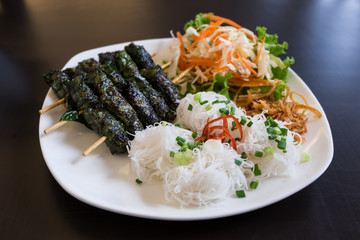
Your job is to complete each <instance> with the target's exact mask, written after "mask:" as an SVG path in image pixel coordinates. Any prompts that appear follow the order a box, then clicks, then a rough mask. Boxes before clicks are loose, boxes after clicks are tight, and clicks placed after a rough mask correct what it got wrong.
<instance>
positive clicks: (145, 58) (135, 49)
mask: <svg viewBox="0 0 360 240" xmlns="http://www.w3.org/2000/svg"><path fill="white" fill-rule="evenodd" d="M125 50H126V52H127V53H128V54H129V55H130V57H131V58H132V59H133V60H134V62H135V63H136V65H137V66H138V68H139V69H144V68H153V67H155V66H156V64H155V63H154V61H153V59H152V57H151V55H150V54H149V53H148V52H147V51H146V50H145V48H144V47H143V46H140V45H136V44H134V43H130V44H129V45H128V46H126V47H125Z"/></svg>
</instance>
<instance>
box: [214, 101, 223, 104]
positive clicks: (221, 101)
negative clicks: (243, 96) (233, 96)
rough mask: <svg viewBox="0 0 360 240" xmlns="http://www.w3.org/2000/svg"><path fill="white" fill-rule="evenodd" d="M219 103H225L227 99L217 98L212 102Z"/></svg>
mask: <svg viewBox="0 0 360 240" xmlns="http://www.w3.org/2000/svg"><path fill="white" fill-rule="evenodd" d="M217 103H225V100H215V101H213V102H212V104H217Z"/></svg>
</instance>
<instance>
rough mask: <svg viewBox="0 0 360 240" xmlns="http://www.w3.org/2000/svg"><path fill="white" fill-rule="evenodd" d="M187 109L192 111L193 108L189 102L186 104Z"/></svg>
mask: <svg viewBox="0 0 360 240" xmlns="http://www.w3.org/2000/svg"><path fill="white" fill-rule="evenodd" d="M188 110H189V111H192V110H193V105H191V104H190V103H189V106H188Z"/></svg>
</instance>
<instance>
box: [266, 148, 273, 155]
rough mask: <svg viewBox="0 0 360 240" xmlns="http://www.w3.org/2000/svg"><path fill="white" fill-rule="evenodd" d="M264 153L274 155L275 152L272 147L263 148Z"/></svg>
mask: <svg viewBox="0 0 360 240" xmlns="http://www.w3.org/2000/svg"><path fill="white" fill-rule="evenodd" d="M264 152H265V153H266V154H268V155H274V152H275V150H274V149H273V148H272V147H266V148H264Z"/></svg>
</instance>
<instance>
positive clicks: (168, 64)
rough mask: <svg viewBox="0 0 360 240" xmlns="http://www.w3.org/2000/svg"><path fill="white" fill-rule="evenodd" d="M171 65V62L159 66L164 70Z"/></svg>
mask: <svg viewBox="0 0 360 240" xmlns="http://www.w3.org/2000/svg"><path fill="white" fill-rule="evenodd" d="M171 63H172V61H169V62H167V63H165V64H163V65H161V68H162V69H164V68H166V67H168V66H170V64H171Z"/></svg>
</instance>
